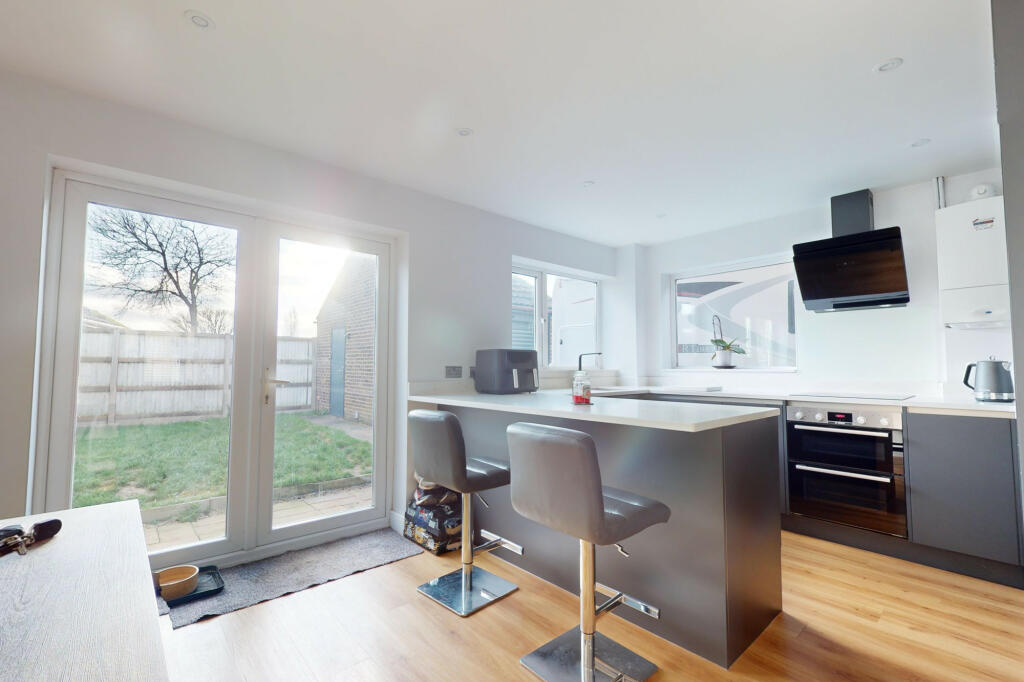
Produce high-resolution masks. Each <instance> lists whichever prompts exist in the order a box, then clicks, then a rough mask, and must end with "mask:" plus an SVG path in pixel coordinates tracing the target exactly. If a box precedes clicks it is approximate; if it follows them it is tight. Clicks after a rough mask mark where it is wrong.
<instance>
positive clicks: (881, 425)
mask: <svg viewBox="0 0 1024 682" xmlns="http://www.w3.org/2000/svg"><path fill="white" fill-rule="evenodd" d="M786 421H790V422H804V423H808V424H830V425H834V426H846V427H858V426H863V427H867V428H873V429H890V430H900V429H902V428H903V412H902V410H901V409H900V408H899V407H897V406H888V405H835V404H825V403H790V404H789V405H788V406H787V407H786Z"/></svg>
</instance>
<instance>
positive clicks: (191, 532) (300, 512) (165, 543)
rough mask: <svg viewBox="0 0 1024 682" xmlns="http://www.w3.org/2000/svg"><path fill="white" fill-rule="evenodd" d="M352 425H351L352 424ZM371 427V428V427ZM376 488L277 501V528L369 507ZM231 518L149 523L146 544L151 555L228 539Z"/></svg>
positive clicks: (362, 487)
mask: <svg viewBox="0 0 1024 682" xmlns="http://www.w3.org/2000/svg"><path fill="white" fill-rule="evenodd" d="M349 423H351V422H349ZM367 428H369V427H367ZM372 500H373V489H372V487H371V485H370V484H369V483H364V484H362V485H357V486H351V487H348V488H340V489H337V490H329V491H325V492H323V493H321V494H317V495H307V496H305V497H299V498H293V499H288V500H279V501H277V502H274V525H275V526H287V525H289V524H293V523H300V522H302V521H309V520H311V519H317V518H321V517H324V516H331V515H334V514H342V513H344V512H349V511H354V510H356V509H364V508H366V507H369V506H370V504H371V503H372ZM226 521H227V517H226V515H225V513H224V512H218V513H216V514H210V515H209V516H204V517H202V518H200V519H197V520H195V521H190V522H180V521H166V522H161V523H147V524H145V525H144V528H145V531H146V545H147V546H148V548H149V551H150V552H155V551H158V550H161V549H169V548H171V547H180V546H182V545H190V544H193V543H196V542H201V541H203V540H216V539H218V538H222V537H224V529H225V527H226V525H225V524H226Z"/></svg>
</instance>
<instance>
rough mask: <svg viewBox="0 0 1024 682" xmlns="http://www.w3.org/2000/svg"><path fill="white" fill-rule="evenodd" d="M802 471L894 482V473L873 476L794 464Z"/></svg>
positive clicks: (879, 481)
mask: <svg viewBox="0 0 1024 682" xmlns="http://www.w3.org/2000/svg"><path fill="white" fill-rule="evenodd" d="M793 466H794V467H795V468H797V469H799V470H800V471H811V472H814V473H816V474H828V475H830V476H842V477H843V478H859V479H861V480H864V481H876V482H878V483H892V475H891V474H890V475H889V476H872V475H871V474H858V473H854V472H852V471H836V470H835V469H822V468H821V467H810V466H807V465H806V464H794V465H793Z"/></svg>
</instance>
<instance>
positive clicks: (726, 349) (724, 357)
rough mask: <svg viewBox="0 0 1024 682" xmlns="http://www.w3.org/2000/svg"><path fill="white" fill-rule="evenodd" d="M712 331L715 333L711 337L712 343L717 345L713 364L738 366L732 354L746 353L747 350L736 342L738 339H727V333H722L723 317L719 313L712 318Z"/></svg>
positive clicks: (724, 367) (720, 366) (719, 367)
mask: <svg viewBox="0 0 1024 682" xmlns="http://www.w3.org/2000/svg"><path fill="white" fill-rule="evenodd" d="M711 332H712V333H713V334H714V335H715V338H713V339H711V343H712V345H713V346H714V347H715V353H714V355H712V356H711V366H712V367H716V368H718V369H732V368H733V367H735V366H736V365H735V363H734V362H733V359H732V354H733V353H736V354H737V355H746V354H747V351H745V350H743V347H742V346H740V345H739V344H738V343H736V339H733V340H732V341H726V340H725V334H723V333H722V319H721V318H720V317H718V315H714V316H712V318H711Z"/></svg>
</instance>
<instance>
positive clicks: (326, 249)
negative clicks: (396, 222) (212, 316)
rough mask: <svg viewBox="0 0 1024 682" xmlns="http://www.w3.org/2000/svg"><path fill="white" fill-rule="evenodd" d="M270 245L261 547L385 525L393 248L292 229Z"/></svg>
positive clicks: (275, 233) (275, 231) (272, 235)
mask: <svg viewBox="0 0 1024 682" xmlns="http://www.w3.org/2000/svg"><path fill="white" fill-rule="evenodd" d="M265 243H266V244H267V246H268V249H267V254H266V261H265V267H264V270H263V277H262V280H263V282H262V283H263V285H264V293H265V296H264V300H265V301H266V302H267V305H266V310H265V312H264V318H265V320H267V323H265V324H264V325H263V339H262V342H263V343H262V346H263V353H262V357H263V358H264V362H263V365H262V367H261V371H262V377H263V384H262V387H261V391H262V397H261V400H260V406H259V407H260V437H259V442H260V453H259V472H260V476H259V495H258V499H259V502H260V504H259V507H258V512H257V513H258V524H257V527H258V529H259V536H258V541H259V543H260V544H266V543H268V542H274V541H278V540H285V539H289V538H294V537H297V536H300V535H304V534H308V533H311V532H322V531H329V530H331V529H333V528H336V527H338V524H339V523H340V522H342V521H343V522H345V523H352V524H356V523H364V522H367V521H370V520H373V519H379V518H381V516H382V512H384V510H386V504H385V502H386V500H385V497H386V481H387V476H386V471H387V468H386V465H385V458H384V453H385V452H387V442H386V437H387V429H386V428H384V427H385V425H386V418H385V415H386V414H387V394H386V391H385V390H382V387H383V386H384V384H383V383H382V381H381V379H382V374H383V372H382V368H383V367H385V362H384V360H385V359H386V358H387V334H386V330H387V329H388V319H387V305H386V302H387V301H388V300H389V286H388V283H389V268H388V265H389V264H388V246H387V245H386V244H382V243H378V242H372V241H367V240H361V239H353V238H346V237H341V236H337V235H332V234H328V233H324V232H319V231H313V230H308V229H303V228H300V227H296V226H292V225H280V224H278V225H273V226H271V229H270V232H269V235H268V239H267V240H266V241H265ZM308 338H312V339H314V341H313V342H312V344H311V345H312V352H313V354H314V362H313V363H311V364H306V363H305V362H304V358H305V357H306V350H305V344H307V343H308V342H307V341H306V339H308Z"/></svg>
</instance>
